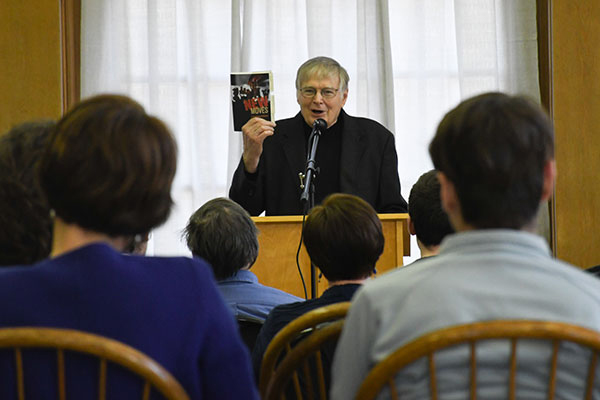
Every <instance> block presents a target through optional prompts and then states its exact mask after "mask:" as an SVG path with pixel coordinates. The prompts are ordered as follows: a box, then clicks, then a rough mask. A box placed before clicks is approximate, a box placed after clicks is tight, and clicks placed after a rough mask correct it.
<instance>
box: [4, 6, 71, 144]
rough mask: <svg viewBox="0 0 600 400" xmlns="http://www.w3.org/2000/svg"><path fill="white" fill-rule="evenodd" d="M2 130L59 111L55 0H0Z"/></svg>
mask: <svg viewBox="0 0 600 400" xmlns="http://www.w3.org/2000/svg"><path fill="white" fill-rule="evenodd" d="M0 72H1V73H0V133H4V132H6V130H7V129H8V128H10V127H11V126H13V125H15V124H17V123H19V122H22V121H25V120H30V119H39V118H57V117H59V116H60V112H61V55H60V8H59V2H58V1H57V0H35V1H23V0H2V1H0Z"/></svg>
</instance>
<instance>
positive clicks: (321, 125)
mask: <svg viewBox="0 0 600 400" xmlns="http://www.w3.org/2000/svg"><path fill="white" fill-rule="evenodd" d="M325 129H327V121H325V120H324V119H323V118H319V119H316V120H315V122H313V130H319V131H322V130H325Z"/></svg>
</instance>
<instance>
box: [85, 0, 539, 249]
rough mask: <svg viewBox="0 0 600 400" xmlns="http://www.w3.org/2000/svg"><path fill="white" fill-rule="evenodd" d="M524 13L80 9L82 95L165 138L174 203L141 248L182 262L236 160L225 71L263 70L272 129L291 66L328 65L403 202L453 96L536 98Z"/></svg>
mask: <svg viewBox="0 0 600 400" xmlns="http://www.w3.org/2000/svg"><path fill="white" fill-rule="evenodd" d="M535 13H536V2H535V0H502V1H498V0H455V1H451V0H229V1H226V0H83V2H82V71H81V72H82V97H87V96H89V95H93V94H96V93H103V92H118V93H125V94H128V95H130V96H132V97H133V98H135V99H137V100H138V101H140V102H141V103H142V104H143V105H144V106H145V107H146V108H147V109H148V110H149V111H150V112H151V113H154V114H156V115H158V116H160V117H161V118H163V119H164V120H165V121H167V123H168V124H169V125H170V127H171V128H172V129H173V131H174V133H175V135H176V137H177V140H178V144H179V165H178V172H177V176H176V180H175V184H174V188H173V196H174V198H175V201H176V207H175V209H174V212H173V215H172V216H171V218H170V219H169V221H168V222H167V223H166V224H165V226H163V227H161V228H159V229H157V230H155V232H153V239H152V242H151V245H150V252H151V253H154V254H168V255H172V254H188V252H187V250H186V249H185V246H184V244H183V243H182V241H181V240H180V235H181V230H182V229H183V227H184V226H185V223H186V221H187V218H188V217H189V215H190V214H191V213H192V212H193V211H194V210H195V209H196V208H198V207H199V206H200V205H202V204H203V203H204V202H205V201H207V200H209V199H211V198H213V197H217V196H226V195H227V191H228V186H229V183H230V181H231V175H232V173H233V170H234V169H235V166H236V165H237V163H238V161H239V157H240V154H241V136H240V135H241V134H240V133H239V132H233V131H232V123H231V112H230V110H231V104H230V89H229V73H230V72H232V71H237V72H240V71H257V70H271V71H273V77H274V79H273V80H274V92H273V93H274V96H275V97H274V102H275V116H276V118H277V119H279V118H286V117H290V116H293V115H294V114H296V113H297V112H298V110H299V107H298V105H297V103H296V97H295V88H294V79H295V74H296V70H297V69H298V67H299V66H300V64H302V62H304V61H306V60H307V59H308V58H310V57H314V56H317V55H326V56H330V57H333V58H335V59H336V60H338V61H339V62H340V63H341V64H342V65H343V66H344V67H345V68H346V69H347V70H348V73H349V75H350V84H349V96H348V102H347V103H346V106H345V110H346V111H347V112H348V113H350V114H352V115H358V116H364V117H368V118H372V119H375V120H377V121H379V122H381V123H382V124H384V125H385V126H386V127H388V128H389V129H390V130H391V131H392V132H394V133H395V135H396V144H397V150H398V157H399V165H398V169H399V173H400V180H401V184H402V193H403V195H404V197H405V198H407V199H408V194H409V192H410V188H411V187H412V185H413V184H414V182H415V181H416V179H417V178H418V177H419V176H420V175H421V174H422V173H423V172H425V171H427V170H429V169H430V168H431V167H432V166H431V162H430V160H429V156H428V153H427V146H428V144H429V141H430V140H431V138H432V136H433V134H434V131H435V127H436V125H437V123H438V122H439V120H440V119H441V118H442V116H443V115H444V113H445V112H447V111H448V110H449V109H450V108H451V107H453V106H454V105H456V104H457V103H458V102H459V101H460V100H461V99H464V98H465V97H469V96H471V95H473V94H476V93H480V92H485V91H490V90H501V91H507V92H510V93H520V94H526V95H529V96H530V97H533V98H534V99H538V98H539V87H538V73H537V34H536V14H535ZM413 254H414V256H418V250H417V248H416V245H414V244H413ZM414 256H413V258H414ZM405 261H410V260H405Z"/></svg>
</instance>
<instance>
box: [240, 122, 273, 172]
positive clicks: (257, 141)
mask: <svg viewBox="0 0 600 400" xmlns="http://www.w3.org/2000/svg"><path fill="white" fill-rule="evenodd" d="M273 133H275V122H271V121H267V120H266V119H263V118H258V117H254V118H252V119H250V121H248V122H246V124H245V125H244V126H242V134H243V135H244V151H243V153H242V159H243V160H244V168H245V169H246V171H247V172H249V173H251V174H253V173H255V172H256V170H257V169H258V162H259V161H260V155H261V154H262V151H263V142H264V140H265V139H266V138H267V137H269V136H271V135H272V134H273Z"/></svg>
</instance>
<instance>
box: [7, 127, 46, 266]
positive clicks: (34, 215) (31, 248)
mask: <svg viewBox="0 0 600 400" xmlns="http://www.w3.org/2000/svg"><path fill="white" fill-rule="evenodd" d="M54 124H55V123H54V122H52V121H39V122H26V123H23V124H21V125H18V126H16V127H14V128H13V129H11V130H10V131H9V132H8V133H6V134H5V135H3V136H1V137H0V209H1V210H2V212H0V265H16V264H33V263H35V262H37V261H40V260H43V259H44V258H46V257H48V255H49V254H50V242H51V240H52V219H51V218H50V207H49V206H48V202H47V201H46V196H45V195H44V194H43V193H42V191H41V189H40V187H39V182H38V176H37V166H38V162H39V159H40V156H41V154H42V152H43V151H44V146H45V144H46V139H47V137H48V135H49V132H50V131H51V130H52V128H53V127H54Z"/></svg>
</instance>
